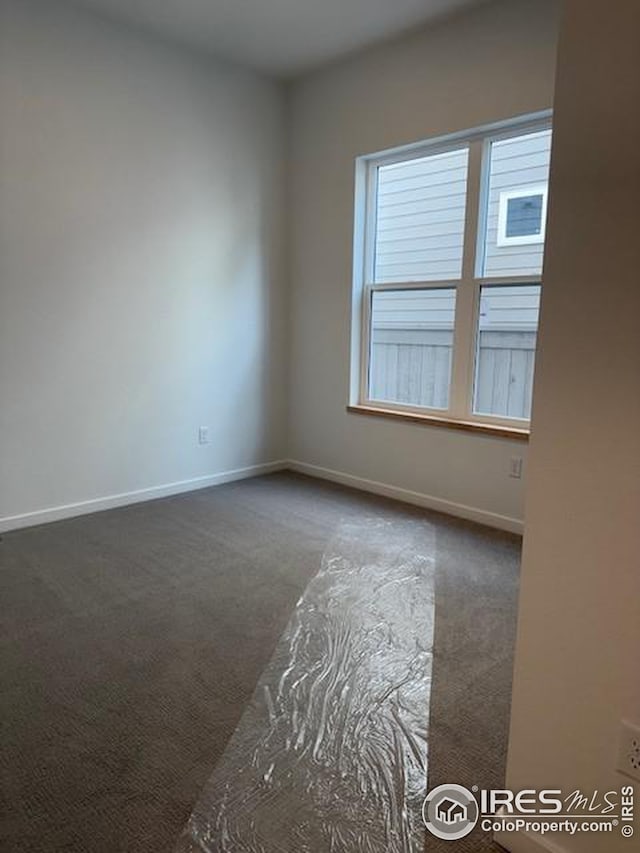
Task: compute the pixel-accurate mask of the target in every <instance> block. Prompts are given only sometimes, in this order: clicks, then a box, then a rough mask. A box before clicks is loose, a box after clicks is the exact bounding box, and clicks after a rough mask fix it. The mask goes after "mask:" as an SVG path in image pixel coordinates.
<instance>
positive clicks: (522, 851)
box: [493, 832, 567, 853]
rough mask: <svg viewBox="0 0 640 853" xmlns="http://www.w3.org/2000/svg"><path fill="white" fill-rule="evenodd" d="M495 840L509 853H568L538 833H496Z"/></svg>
mask: <svg viewBox="0 0 640 853" xmlns="http://www.w3.org/2000/svg"><path fill="white" fill-rule="evenodd" d="M493 838H494V841H496V842H497V843H498V844H499V845H500V846H501V847H504V849H505V850H508V851H509V853H567V851H566V849H565V848H564V847H560V846H559V845H558V844H555V843H554V842H553V841H550V840H549V839H548V838H545V837H544V836H543V835H538V834H536V833H528V832H495V833H494V834H493Z"/></svg>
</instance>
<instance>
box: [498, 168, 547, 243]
mask: <svg viewBox="0 0 640 853" xmlns="http://www.w3.org/2000/svg"><path fill="white" fill-rule="evenodd" d="M534 195H541V196H542V211H541V219H540V231H539V232H538V233H537V234H521V235H518V236H515V237H509V236H508V235H507V219H508V216H507V214H508V211H509V202H510V201H511V200H512V199H514V198H528V197H529V196H534ZM547 196H548V186H547V184H529V185H527V186H522V187H518V189H515V190H503V191H502V192H501V193H500V197H499V201H498V236H497V240H496V242H497V245H498V246H500V247H501V248H502V247H504V246H530V245H533V244H540V243H544V240H545V234H546V230H547Z"/></svg>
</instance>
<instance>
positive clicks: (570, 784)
mask: <svg viewBox="0 0 640 853" xmlns="http://www.w3.org/2000/svg"><path fill="white" fill-rule="evenodd" d="M638 32H640V6H638V3H637V2H636V0H619V2H617V3H616V4H615V14H613V13H612V9H611V7H610V6H608V5H606V4H600V3H586V2H584V0H567V4H566V15H565V21H564V29H563V35H562V37H561V40H560V48H559V54H558V79H557V90H556V102H555V108H556V113H555V137H554V144H553V155H552V175H551V187H552V189H551V198H550V219H549V231H548V237H547V241H548V242H547V261H546V268H545V277H544V286H543V294H542V320H541V332H540V360H539V363H538V367H537V374H536V382H535V389H534V409H533V412H534V414H533V426H534V435H533V439H532V444H531V452H530V457H529V478H528V492H527V516H526V526H525V539H524V558H523V559H524V563H523V577H522V587H521V595H520V621H519V638H518V644H517V652H516V664H515V684H514V695H513V716H512V728H511V741H510V750H509V769H508V784H509V785H510V786H512V787H514V788H518V789H520V788H525V787H526V788H539V787H553V788H556V787H561V788H564V789H568V791H569V792H571V791H574V790H576V789H578V788H581V789H582V790H583V791H593V790H595V789H598V790H599V791H600V792H602V791H606V790H610V789H613V788H619V787H620V785H622V784H625V777H623V776H621V775H618V774H616V773H615V772H614V767H615V764H616V752H617V736H618V726H619V721H620V720H621V719H622V718H628V719H629V720H630V721H634V720H635V722H636V723H639V722H640V680H639V679H638V661H639V659H640V572H639V571H638V566H639V564H638V553H639V552H640V533H639V528H638V517H639V516H640V430H639V429H638V424H639V423H640V336H639V335H638V317H640V288H639V287H638V270H639V269H640V244H639V243H638V233H639V231H640V214H639V212H638V205H637V199H638V196H639V194H640V146H639V140H640V114H639V113H638V109H637V107H638V104H639V103H640V53H639V52H638V49H637V48H638ZM595 339H597V340H598V341H599V342H600V346H599V347H594V346H593V341H594V340H595ZM600 347H602V348H600ZM602 353H606V355H605V356H603V355H602ZM626 784H630V782H629V780H628V779H627V781H626ZM639 792H640V789H639V788H638V786H636V835H637V832H638V824H637V799H638V793H639ZM555 841H556V843H558V844H559V845H560V846H561V848H563V849H566V850H568V851H580V852H581V853H601V851H603V850H606V851H607V853H615V851H621V853H623V851H625V850H626V851H631V850H632V849H633V850H636V849H637V841H636V840H634V839H631V840H629V839H625V838H623V837H622V835H621V833H620V832H618V831H617V832H616V833H615V834H613V835H612V834H609V833H607V836H606V840H604V839H603V837H602V836H598V835H597V834H595V833H584V834H582V833H580V834H578V835H576V836H574V837H568V836H566V835H565V836H562V837H559V838H557V839H555Z"/></svg>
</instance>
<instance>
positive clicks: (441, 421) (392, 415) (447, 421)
mask: <svg viewBox="0 0 640 853" xmlns="http://www.w3.org/2000/svg"><path fill="white" fill-rule="evenodd" d="M347 411H348V412H350V413H351V414H353V415H370V416H372V417H378V418H389V419H390V420H397V421H405V422H407V421H408V422H409V423H414V424H422V425H423V426H433V427H443V428H444V429H456V430H462V431H463V432H475V433H479V434H480V435H488V436H495V437H497V438H511V439H513V440H515V441H529V432H530V431H529V429H525V428H522V427H509V426H498V425H497V424H483V423H479V422H477V421H459V420H454V419H453V418H439V417H438V416H437V415H419V414H416V413H415V412H400V411H396V410H393V409H380V408H377V407H376V406H362V405H357V406H347Z"/></svg>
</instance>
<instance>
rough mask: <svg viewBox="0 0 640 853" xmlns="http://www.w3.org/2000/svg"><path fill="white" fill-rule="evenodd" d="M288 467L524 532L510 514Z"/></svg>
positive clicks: (294, 464)
mask: <svg viewBox="0 0 640 853" xmlns="http://www.w3.org/2000/svg"><path fill="white" fill-rule="evenodd" d="M287 467H288V468H291V470H293V471H299V472H300V473H301V474H309V476H311V477H319V478H321V479H323V480H331V481H332V482H334V483H342V484H343V485H344V486H352V487H353V488H354V489H361V490H362V491H365V492H373V493H374V494H376V495H384V496H385V497H387V498H394V499H395V500H399V501H405V503H410V504H415V505H416V506H421V507H425V508H426V509H433V510H436V511H437V512H444V513H446V514H447V515H455V516H458V517H459V518H466V519H467V520H468V521H477V522H478V523H479V524H486V525H488V526H489V527H497V528H498V529H499V530H508V531H509V532H511V533H520V534H522V531H523V529H524V525H523V522H522V521H521V520H520V519H518V518H511V517H510V516H508V515H500V514H498V513H496V512H489V511H488V510H484V509H479V508H478V507H473V506H466V505H465V504H459V503H454V502H453V501H447V500H444V499H443V498H436V497H434V496H433V495H425V494H423V493H422V492H413V491H411V490H410V489H401V488H400V487H398V486H390V485H389V484H387V483H379V482H377V481H376V480H367V479H365V478H364V477H356V476H355V475H354V474H346V473H345V472H343V471H333V470H332V469H331V468H322V467H320V466H319V465H310V464H309V463H307V462H299V461H298V460H296V459H289V460H288V462H287Z"/></svg>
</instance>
